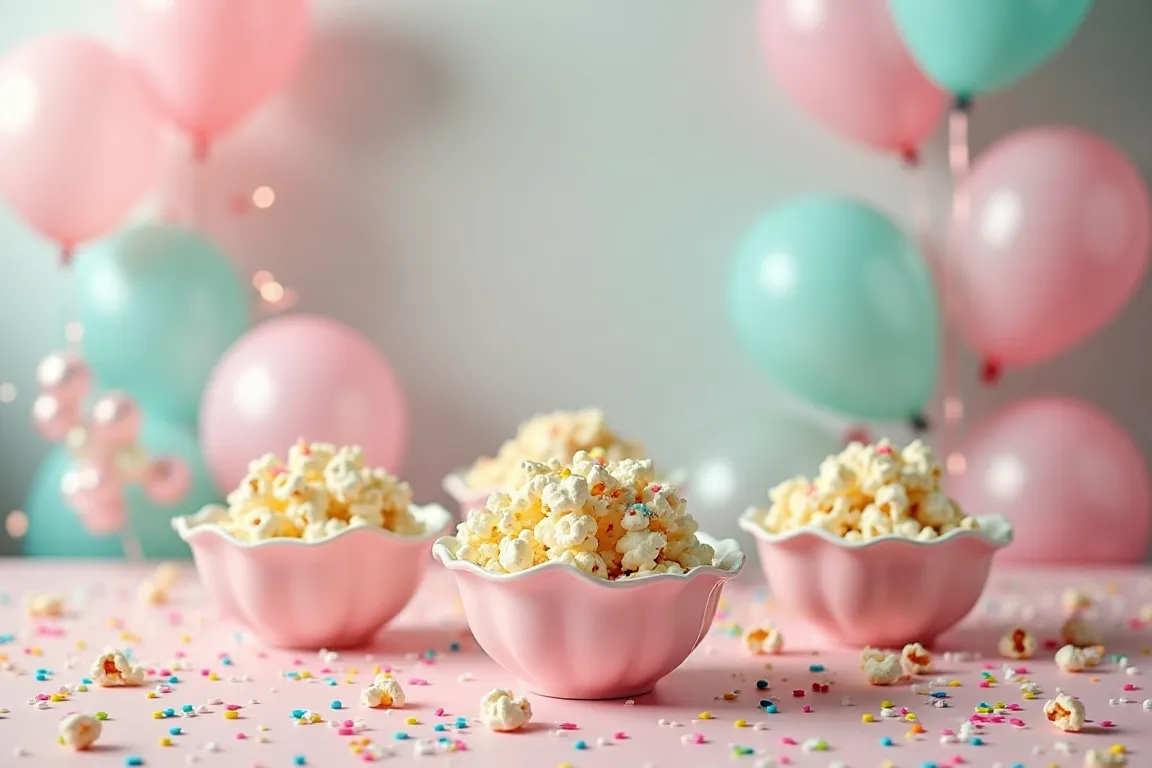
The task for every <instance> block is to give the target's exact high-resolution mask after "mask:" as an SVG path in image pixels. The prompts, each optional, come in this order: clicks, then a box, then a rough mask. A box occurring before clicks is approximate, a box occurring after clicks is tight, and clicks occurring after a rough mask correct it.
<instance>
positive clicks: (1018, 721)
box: [1008, 717, 1024, 728]
mask: <svg viewBox="0 0 1152 768" xmlns="http://www.w3.org/2000/svg"><path fill="white" fill-rule="evenodd" d="M1008 723H1009V724H1010V725H1014V726H1016V727H1017V728H1023V727H1024V721H1023V720H1021V719H1020V718H1018V717H1014V718H1012V719H1011V720H1009V721H1008Z"/></svg>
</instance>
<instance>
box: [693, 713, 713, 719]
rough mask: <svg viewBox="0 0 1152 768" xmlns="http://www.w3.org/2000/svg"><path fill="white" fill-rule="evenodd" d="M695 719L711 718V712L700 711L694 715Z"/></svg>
mask: <svg viewBox="0 0 1152 768" xmlns="http://www.w3.org/2000/svg"><path fill="white" fill-rule="evenodd" d="M696 719H697V720H711V719H712V713H711V712H701V713H700V714H698V715H696Z"/></svg>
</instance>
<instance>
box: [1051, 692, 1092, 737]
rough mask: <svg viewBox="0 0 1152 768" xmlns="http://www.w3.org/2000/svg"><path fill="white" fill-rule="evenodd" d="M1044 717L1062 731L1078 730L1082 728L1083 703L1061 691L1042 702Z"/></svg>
mask: <svg viewBox="0 0 1152 768" xmlns="http://www.w3.org/2000/svg"><path fill="white" fill-rule="evenodd" d="M1044 717H1046V718H1048V722H1050V723H1052V724H1053V725H1055V726H1056V727H1057V728H1059V729H1060V730H1062V731H1070V732H1075V731H1080V730H1082V729H1083V728H1084V704H1083V703H1082V702H1081V701H1080V700H1079V699H1074V698H1072V697H1071V696H1069V695H1068V694H1066V693H1062V694H1060V695H1059V696H1057V697H1056V698H1054V699H1051V700H1049V701H1048V702H1047V703H1046V704H1044Z"/></svg>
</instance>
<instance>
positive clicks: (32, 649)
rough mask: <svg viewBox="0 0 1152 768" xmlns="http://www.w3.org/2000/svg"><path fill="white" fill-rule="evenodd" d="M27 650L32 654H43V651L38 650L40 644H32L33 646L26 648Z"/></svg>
mask: <svg viewBox="0 0 1152 768" xmlns="http://www.w3.org/2000/svg"><path fill="white" fill-rule="evenodd" d="M28 652H29V653H31V654H32V655H33V656H43V655H44V651H42V650H40V646H33V647H31V648H29V649H28Z"/></svg>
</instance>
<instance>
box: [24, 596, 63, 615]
mask: <svg viewBox="0 0 1152 768" xmlns="http://www.w3.org/2000/svg"><path fill="white" fill-rule="evenodd" d="M64 606H65V602H64V596H63V595H53V594H39V593H35V594H30V595H25V596H24V613H26V614H27V615H28V618H30V619H50V618H57V617H59V616H63V615H64Z"/></svg>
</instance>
